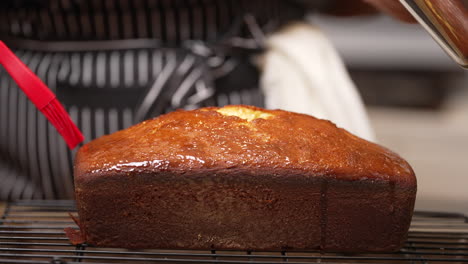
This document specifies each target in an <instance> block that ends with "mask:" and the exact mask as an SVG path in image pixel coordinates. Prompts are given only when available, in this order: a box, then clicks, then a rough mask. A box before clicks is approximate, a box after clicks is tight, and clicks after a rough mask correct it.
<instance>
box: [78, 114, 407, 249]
mask: <svg viewBox="0 0 468 264" xmlns="http://www.w3.org/2000/svg"><path fill="white" fill-rule="evenodd" d="M75 188H76V189H75V190H76V201H77V207H78V213H79V226H80V228H81V233H82V235H83V239H84V240H86V242H87V243H88V244H91V245H94V246H100V247H119V248H158V249H238V250H304V249H307V250H320V251H323V252H385V251H395V250H398V249H399V248H401V247H402V245H403V243H404V241H405V239H406V236H407V232H408V228H409V225H410V221H411V217H412V212H413V206H414V202H415V195H416V178H415V175H414V172H413V170H412V169H411V167H410V165H409V164H408V163H407V162H406V161H405V160H403V159H402V158H401V157H399V156H398V155H397V154H395V153H393V152H391V151H389V150H388V149H386V148H383V147H381V146H379V145H376V144H374V143H371V142H368V141H365V140H363V139H360V138H358V137H357V136H354V135H352V134H351V133H348V132H347V131H345V130H344V129H341V128H338V127H336V126H335V125H334V124H333V123H331V122H329V121H326V120H321V119H316V118H314V117H312V116H308V115H303V114H297V113H291V112H287V111H282V110H265V109H261V108H255V107H250V106H241V105H238V106H226V107H222V108H216V107H208V108H201V109H198V110H191V111H185V110H179V111H175V112H172V113H169V114H166V115H162V116H160V117H157V118H155V119H152V120H147V121H144V122H142V123H140V124H137V125H134V126H132V127H130V128H128V129H125V130H122V131H119V132H116V133H113V134H111V135H107V136H103V137H101V138H99V139H96V140H94V141H92V142H90V143H88V144H86V145H84V146H83V147H81V149H79V151H78V153H77V157H76V160H75Z"/></svg>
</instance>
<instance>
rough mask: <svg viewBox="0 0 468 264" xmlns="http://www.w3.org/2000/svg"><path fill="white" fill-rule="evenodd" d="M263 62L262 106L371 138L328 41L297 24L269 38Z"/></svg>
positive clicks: (356, 97)
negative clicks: (327, 122) (326, 122)
mask: <svg viewBox="0 0 468 264" xmlns="http://www.w3.org/2000/svg"><path fill="white" fill-rule="evenodd" d="M267 47H268V50H267V52H266V53H265V54H264V55H263V57H262V60H261V68H262V76H261V87H262V90H263V92H264V94H265V104H266V108H269V109H276V108H279V109H283V110H288V111H293V112H298V113H304V114H309V115H312V116H315V117H317V118H322V119H328V120H330V121H332V122H334V123H335V124H337V125H338V126H339V127H342V128H345V129H346V130H348V131H349V132H351V133H353V134H355V135H357V136H360V137H362V138H364V139H367V140H370V141H374V139H375V136H374V133H373V130H372V128H371V126H370V124H369V120H368V117H367V114H366V111H365V108H364V105H363V103H362V100H361V98H360V96H359V94H358V91H357V90H356V87H355V86H354V84H353V82H352V80H351V78H350V77H349V75H348V73H347V71H346V69H345V66H344V64H343V62H342V60H341V58H340V56H339V55H338V53H337V51H336V50H335V49H334V47H333V45H332V44H331V42H330V41H329V40H328V39H327V38H326V36H325V35H324V34H323V33H322V32H321V31H320V30H319V29H317V28H315V27H313V26H312V25H310V24H305V23H298V24H294V25H290V26H288V27H287V28H286V29H285V30H282V31H280V32H278V33H276V34H274V35H272V36H270V37H269V38H268V40H267Z"/></svg>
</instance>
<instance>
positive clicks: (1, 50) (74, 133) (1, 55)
mask: <svg viewBox="0 0 468 264" xmlns="http://www.w3.org/2000/svg"><path fill="white" fill-rule="evenodd" d="M0 64H1V65H3V67H4V68H5V69H6V71H7V72H8V73H9V74H10V76H11V77H12V78H13V80H15V82H16V84H18V86H19V88H21V90H23V92H24V93H25V94H26V96H27V97H28V98H29V100H30V101H31V102H33V103H34V105H35V106H36V107H37V109H39V110H40V111H41V112H42V114H43V115H44V116H45V117H46V118H47V119H48V120H49V122H50V123H52V125H53V126H54V127H55V128H56V129H57V131H58V132H59V133H60V135H61V136H62V137H63V139H64V140H65V142H66V143H67V145H68V147H69V148H70V149H73V148H75V147H76V146H77V145H78V144H79V143H81V142H82V141H83V139H84V138H83V135H82V134H81V131H80V130H79V129H78V127H76V125H75V123H73V121H72V120H71V118H70V116H69V115H68V113H67V112H66V111H65V109H64V107H63V106H62V104H61V103H60V102H59V101H58V100H57V98H56V96H55V94H54V93H53V92H52V91H51V90H50V89H49V88H48V87H47V86H46V85H45V84H44V83H43V82H42V81H41V79H39V77H37V76H36V75H35V74H34V73H33V72H32V71H31V70H30V69H29V68H28V67H27V66H26V65H25V64H23V63H22V62H21V60H20V59H19V58H18V57H16V55H15V54H14V53H13V52H12V51H11V50H10V49H9V48H8V47H7V46H6V45H5V43H3V42H2V41H1V40H0Z"/></svg>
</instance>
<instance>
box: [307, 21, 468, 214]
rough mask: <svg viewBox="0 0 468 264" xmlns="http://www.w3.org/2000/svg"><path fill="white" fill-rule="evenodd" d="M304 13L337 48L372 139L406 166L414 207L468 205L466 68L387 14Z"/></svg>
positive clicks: (464, 209) (441, 208)
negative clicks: (413, 180)
mask: <svg viewBox="0 0 468 264" xmlns="http://www.w3.org/2000/svg"><path fill="white" fill-rule="evenodd" d="M344 19H345V20H344ZM309 20H310V21H311V23H313V24H315V25H318V26H319V27H320V28H321V29H322V30H323V31H324V32H325V33H326V34H327V35H328V36H329V37H330V38H331V40H332V41H333V43H334V44H335V46H336V47H337V49H338V51H339V53H340V54H341V55H342V56H343V59H344V61H345V63H346V64H347V67H348V68H349V70H350V72H351V77H352V78H353V80H354V81H355V83H356V85H357V87H358V88H359V90H360V92H361V94H362V97H363V99H364V102H365V103H366V107H367V109H368V113H369V116H370V119H371V122H372V125H373V127H374V129H375V132H376V135H377V140H378V142H379V143H380V144H382V145H384V146H386V147H388V148H390V149H392V150H394V151H395V152H397V153H398V154H400V155H401V156H403V157H404V158H405V159H407V160H408V161H409V163H410V164H411V165H412V166H413V169H414V170H415V172H416V175H417V177H418V196H417V202H416V209H418V210H439V211H459V212H464V213H468V191H467V186H468V174H467V171H468V71H466V72H465V71H464V70H462V69H461V68H459V67H458V66H457V65H456V64H455V63H454V62H453V61H451V59H450V58H449V57H448V56H447V55H446V54H445V53H444V52H443V51H442V49H441V48H439V46H438V45H437V44H436V43H435V42H434V41H433V40H432V39H431V37H430V36H429V35H428V34H427V33H426V32H425V31H424V30H423V29H422V27H421V26H419V25H408V24H403V23H400V22H398V21H395V20H394V19H391V18H388V17H360V18H339V19H337V18H331V17H323V16H319V15H311V16H310V17H309Z"/></svg>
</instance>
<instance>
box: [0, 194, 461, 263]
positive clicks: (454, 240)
mask: <svg viewBox="0 0 468 264" xmlns="http://www.w3.org/2000/svg"><path fill="white" fill-rule="evenodd" d="M73 211H75V204H74V202H73V201H66V200H61V201H18V202H13V203H9V204H7V205H6V208H5V211H4V214H3V216H2V218H1V219H0V263H38V264H40V263H49V264H71V263H83V262H84V263H101V264H104V263H106V264H107V263H231V264H232V263H261V264H275V263H282V264H284V263H286V262H287V263H449V262H450V263H453V262H457V263H468V218H467V217H466V216H464V215H461V214H449V213H435V212H416V213H415V215H414V217H413V222H412V224H411V229H410V233H409V237H408V240H407V242H406V244H405V247H404V248H403V249H401V250H400V251H399V252H397V253H393V254H388V253H379V254H364V255H344V254H320V253H318V252H312V251H301V252H297V251H294V252H289V251H279V252H276V251H275V252H255V251H254V252H251V251H247V252H246V251H215V250H212V251H182V250H125V249H113V248H96V247H91V246H88V245H79V246H73V245H71V244H70V243H69V242H68V239H67V238H66V237H65V234H64V232H63V228H65V227H73V226H75V224H74V223H73V222H72V220H71V219H70V217H69V216H68V212H73ZM75 227H76V226H75Z"/></svg>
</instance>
